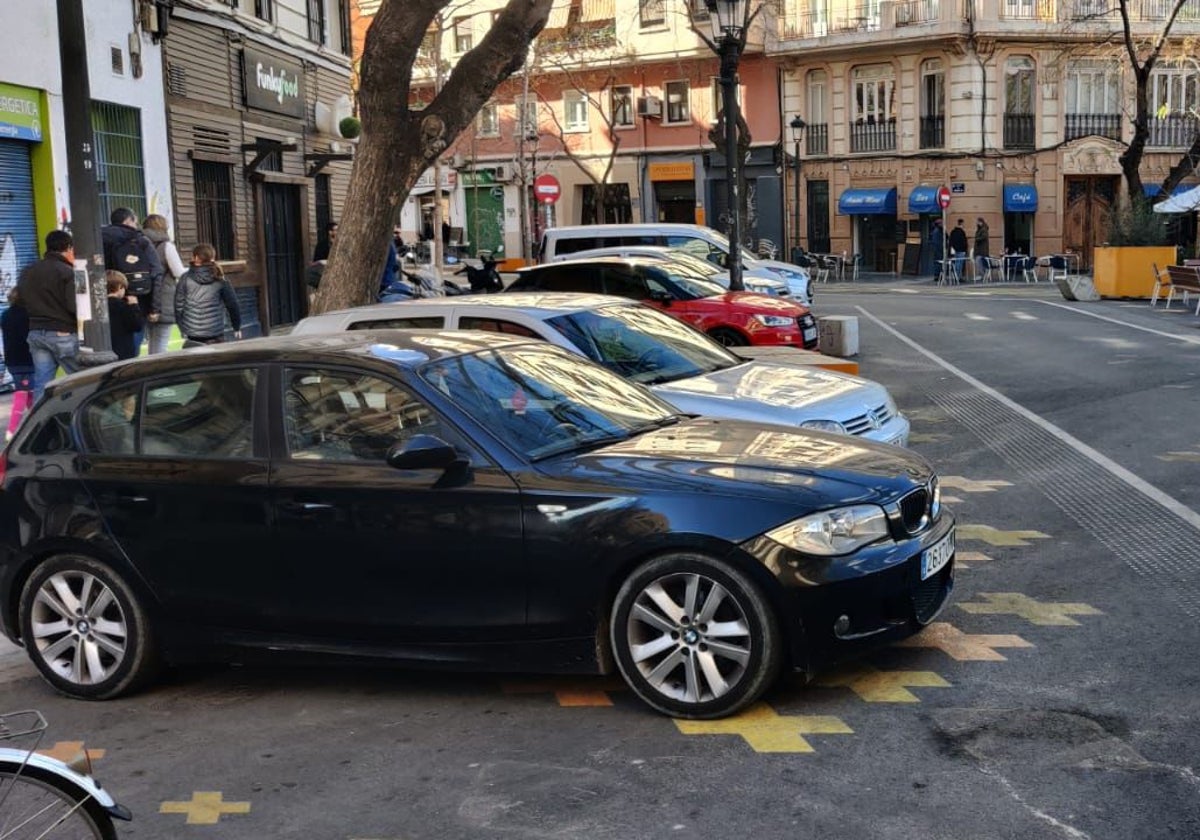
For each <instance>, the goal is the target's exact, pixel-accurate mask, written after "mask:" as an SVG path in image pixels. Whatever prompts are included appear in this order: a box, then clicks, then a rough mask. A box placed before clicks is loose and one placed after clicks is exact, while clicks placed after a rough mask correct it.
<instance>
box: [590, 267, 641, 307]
mask: <svg viewBox="0 0 1200 840" xmlns="http://www.w3.org/2000/svg"><path fill="white" fill-rule="evenodd" d="M602 271H603V277H604V293H605V294H607V295H617V296H618V297H626V298H632V299H633V300H645V299H646V298H648V297H650V291H649V289H647V288H646V281H645V280H643V279H642V278H641V277H638V276H637V275H636V274H634V273H633V272H632V271H631V270H630V269H628V268H624V267H619V268H618V267H611V266H609V267H605V268H604V269H602Z"/></svg>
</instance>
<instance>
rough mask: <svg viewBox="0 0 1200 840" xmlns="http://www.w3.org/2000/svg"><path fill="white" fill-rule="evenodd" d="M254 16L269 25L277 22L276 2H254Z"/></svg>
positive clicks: (258, 0) (256, 0) (263, 0)
mask: <svg viewBox="0 0 1200 840" xmlns="http://www.w3.org/2000/svg"><path fill="white" fill-rule="evenodd" d="M254 16H255V17H256V18H258V19H259V20H265V21H266V22H267V23H273V22H274V21H275V0H254Z"/></svg>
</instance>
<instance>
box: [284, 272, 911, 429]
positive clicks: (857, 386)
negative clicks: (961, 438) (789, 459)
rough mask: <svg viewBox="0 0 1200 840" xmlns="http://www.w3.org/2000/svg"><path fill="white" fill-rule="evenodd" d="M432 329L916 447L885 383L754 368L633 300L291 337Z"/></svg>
mask: <svg viewBox="0 0 1200 840" xmlns="http://www.w3.org/2000/svg"><path fill="white" fill-rule="evenodd" d="M425 328H432V329H464V330H487V331H491V332H501V333H506V334H509V335H519V336H526V337H528V338H536V339H539V340H542V341H546V342H549V343H550V344H554V345H557V346H559V347H563V348H565V349H567V350H570V351H571V352H574V353H577V354H579V355H580V356H586V357H587V358H589V359H591V360H593V361H595V362H598V363H600V364H602V365H604V366H605V367H607V368H609V369H610V370H612V371H615V372H616V373H619V374H620V375H622V376H624V377H625V378H626V379H629V380H631V381H634V382H638V383H641V384H643V385H646V386H647V387H649V388H650V389H651V390H652V391H654V393H655V394H657V395H658V396H660V397H661V398H663V399H665V400H666V401H667V402H669V403H671V404H672V405H673V406H675V407H676V408H677V409H679V410H680V411H681V412H683V413H685V414H703V415H708V416H711V417H729V418H734V419H740V420H757V421H760V422H768V423H776V424H780V425H785V426H800V427H802V428H808V429H818V430H821V431H827V432H838V433H841V434H847V435H861V436H862V437H864V438H867V439H869V440H875V441H880V442H882V443H892V444H896V445H898V446H906V445H907V444H908V432H909V423H908V420H907V419H906V418H905V417H904V415H903V414H901V413H900V411H899V410H898V409H897V408H896V404H895V403H894V402H893V401H892V398H891V395H889V394H888V392H887V389H886V388H884V387H883V386H882V385H880V384H879V383H877V382H872V381H871V380H869V379H861V378H859V377H857V376H850V375H849V374H845V373H837V372H835V371H830V370H824V369H822V368H816V367H808V366H801V365H788V364H771V363H769V362H758V361H746V360H744V359H741V358H738V357H737V356H735V355H733V354H732V353H730V352H729V351H728V350H726V349H725V348H724V347H722V346H721V345H720V344H717V343H716V342H715V341H713V340H712V339H711V338H709V337H708V336H706V335H705V334H704V333H702V332H700V331H699V330H697V329H695V328H694V327H692V326H690V325H689V324H686V323H684V322H683V321H680V320H677V319H675V318H672V317H671V316H669V315H664V314H663V313H661V312H659V311H658V310H656V309H653V308H651V307H649V306H644V305H642V304H640V303H637V302H634V301H630V300H628V299H626V298H618V297H610V296H608V295H591V294H571V293H553V292H512V293H508V294H504V295H495V296H491V295H466V296H463V297H450V298H426V299H421V300H413V301H409V302H407V303H384V304H376V305H374V306H364V307H359V308H357V309H346V310H342V311H340V312H327V313H324V314H322V315H314V316H312V317H309V318H305V319H304V320H302V321H300V323H298V324H297V325H296V327H295V329H294V330H293V334H296V335H304V334H322V333H335V332H344V331H346V330H365V329H425ZM797 352H801V351H797Z"/></svg>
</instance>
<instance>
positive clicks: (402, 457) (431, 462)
mask: <svg viewBox="0 0 1200 840" xmlns="http://www.w3.org/2000/svg"><path fill="white" fill-rule="evenodd" d="M464 460H465V459H463V458H462V456H460V455H459V454H458V451H457V450H456V449H455V448H454V447H453V446H451V445H450V444H448V443H446V441H444V440H442V439H441V438H439V437H434V436H433V435H413V436H412V437H411V438H409V439H408V440H401V441H397V442H396V443H394V444H392V445H391V447H390V448H389V449H388V452H387V463H388V466H389V467H395V468H396V469H398V470H447V469H449V468H450V467H452V466H454V465H455V464H457V463H460V462H463V461H464Z"/></svg>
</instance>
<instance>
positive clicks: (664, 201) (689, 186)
mask: <svg viewBox="0 0 1200 840" xmlns="http://www.w3.org/2000/svg"><path fill="white" fill-rule="evenodd" d="M654 200H655V203H656V204H658V221H660V222H669V223H672V224H675V223H680V224H685V225H691V224H695V223H696V185H695V183H694V182H692V181H655V182H654Z"/></svg>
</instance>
